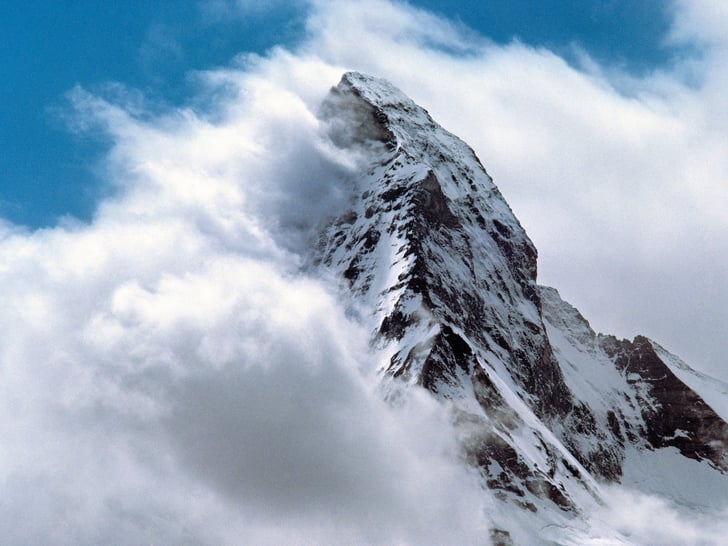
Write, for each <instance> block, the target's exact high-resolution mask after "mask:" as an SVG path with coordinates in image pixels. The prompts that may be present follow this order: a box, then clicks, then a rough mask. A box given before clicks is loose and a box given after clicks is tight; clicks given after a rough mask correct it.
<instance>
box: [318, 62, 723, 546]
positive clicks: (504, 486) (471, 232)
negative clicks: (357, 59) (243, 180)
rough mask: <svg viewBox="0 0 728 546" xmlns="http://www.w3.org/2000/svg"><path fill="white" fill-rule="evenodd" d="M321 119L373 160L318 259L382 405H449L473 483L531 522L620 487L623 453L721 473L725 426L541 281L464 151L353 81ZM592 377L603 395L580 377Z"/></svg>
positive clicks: (370, 85)
mask: <svg viewBox="0 0 728 546" xmlns="http://www.w3.org/2000/svg"><path fill="white" fill-rule="evenodd" d="M322 119H323V121H324V123H326V124H327V126H328V127H329V129H330V134H331V138H332V141H333V142H334V143H335V144H336V145H338V146H341V147H343V148H355V149H356V150H358V151H359V152H360V153H362V154H363V155H365V156H367V157H368V158H369V160H368V163H367V164H366V166H365V167H364V168H363V170H362V173H361V176H360V177H359V178H358V180H357V181H356V184H357V191H356V196H355V199H354V200H353V202H352V204H351V210H349V211H348V212H347V213H346V214H344V215H342V216H341V217H340V218H339V219H338V220H336V221H335V222H334V223H332V225H331V226H329V227H328V228H327V229H326V230H324V232H323V233H322V235H321V240H320V247H319V248H318V251H317V256H316V262H317V263H320V264H321V266H322V267H325V268H327V270H329V271H332V272H333V273H334V274H336V275H338V277H339V278H340V279H342V282H343V285H344V289H345V291H346V293H347V294H348V295H349V297H351V299H352V301H353V302H355V307H356V308H357V309H359V310H362V311H360V312H362V313H363V314H364V318H363V320H364V321H365V322H366V323H367V324H369V325H370V326H371V328H372V332H373V339H372V344H373V345H374V346H376V347H384V348H386V349H387V353H388V354H389V355H391V356H389V357H388V359H387V361H386V362H385V363H383V365H382V369H381V372H382V374H383V390H384V392H385V396H387V397H391V398H392V399H396V398H397V396H396V393H397V392H400V391H401V390H402V389H404V388H418V387H420V388H424V389H426V390H428V391H429V392H430V393H432V395H433V396H435V397H436V398H437V399H439V400H441V401H443V402H447V404H448V405H449V407H450V408H451V409H452V413H453V422H454V425H455V427H456V430H457V431H458V434H459V436H460V438H461V441H462V446H463V457H464V458H465V459H466V460H467V461H468V462H470V463H471V464H472V465H473V466H475V467H476V468H478V469H479V471H480V475H481V477H482V480H483V484H484V485H485V486H487V487H489V488H492V489H495V490H497V492H498V495H499V498H502V499H503V500H504V501H505V502H512V503H514V504H515V505H516V506H518V507H520V508H525V509H526V510H528V511H538V510H539V508H538V506H539V505H540V506H543V503H541V502H540V501H542V500H546V501H548V502H549V503H551V506H552V507H554V508H555V509H556V510H557V511H559V510H560V511H567V512H572V513H576V512H578V507H577V506H576V505H575V503H574V500H573V493H574V491H575V489H574V488H581V491H583V490H584V489H586V490H588V491H591V489H590V488H591V486H590V485H589V484H590V483H593V479H594V478H597V479H599V480H603V481H618V480H619V479H620V477H621V476H622V464H623V460H624V458H625V450H626V449H627V446H634V447H635V448H639V449H642V448H646V447H649V448H653V449H655V448H660V447H667V446H674V447H677V448H678V449H680V452H681V453H682V454H683V455H685V456H687V457H690V458H693V459H696V460H703V459H706V460H708V461H710V463H711V464H712V465H713V466H714V467H715V468H716V469H718V470H721V471H725V470H728V463H727V460H726V455H725V453H726V448H727V447H728V445H727V444H726V438H728V425H726V423H725V422H723V421H722V420H721V419H720V418H719V417H718V416H717V415H716V414H715V413H714V412H713V411H712V410H711V409H710V408H709V407H708V406H707V405H706V404H705V403H704V402H703V401H702V400H701V399H700V397H699V396H698V395H697V394H696V393H694V392H693V391H691V390H690V389H689V388H688V387H686V386H685V385H684V384H683V383H681V382H680V381H679V379H677V377H675V375H674V374H672V373H671V372H670V370H669V368H668V367H667V366H666V365H665V363H664V362H662V361H661V360H660V358H659V356H658V355H657V353H656V352H655V351H654V349H653V348H652V345H651V342H650V341H649V340H647V339H646V338H636V339H635V340H634V342H628V341H618V340H616V339H615V338H610V337H605V336H597V335H596V334H595V333H594V332H593V331H592V330H591V328H590V327H589V324H588V322H586V320H585V319H584V318H583V317H581V315H579V313H578V311H576V310H575V309H573V308H572V307H571V306H569V305H568V304H566V303H565V302H563V301H561V299H560V297H559V296H558V293H556V291H555V290H552V289H546V288H543V287H539V286H537V284H536V257H537V254H536V249H535V248H534V246H533V244H532V243H531V241H530V239H529V238H528V236H527V235H526V233H525V231H524V230H523V228H522V227H521V225H520V224H519V222H518V220H517V219H516V218H515V216H514V215H513V213H512V211H511V210H510V208H509V207H508V205H507V203H506V202H505V200H504V199H503V197H502V196H501V194H500V192H499V191H498V189H497V188H496V187H495V185H494V184H493V181H492V179H491V178H490V176H489V175H488V174H487V173H486V171H485V169H484V168H483V166H482V164H481V163H480V161H479V160H478V158H477V157H476V156H475V154H474V153H473V151H472V150H471V149H470V148H469V147H468V146H467V145H466V144H465V143H464V142H462V141H461V140H459V139H458V138H457V137H455V136H454V135H452V134H450V133H448V132H447V131H445V130H444V129H442V128H441V127H440V126H439V125H437V124H436V123H435V122H434V121H433V120H432V118H431V117H430V116H429V114H428V113H427V112H426V111H425V110H423V109H422V108H420V107H419V106H417V105H416V104H414V103H413V102H412V101H411V100H410V99H408V98H407V97H406V96H404V95H403V94H402V93H401V92H400V91H399V90H397V89H396V88H394V87H393V86H392V85H391V84H389V83H387V82H385V81H383V80H377V79H374V78H370V77H368V76H364V75H361V74H356V73H348V74H346V75H344V77H343V78H342V80H341V82H340V83H339V85H338V86H337V87H335V88H334V89H332V91H331V94H330V95H329V98H327V99H326V101H325V102H324V105H323V106H322ZM547 325H548V327H547ZM574 354H576V355H577V356H578V358H576V357H574V356H573V355H574ZM599 367H600V368H599ZM596 368H599V369H600V372H599V373H601V374H602V376H604V377H608V378H610V382H609V383H608V385H607V383H605V384H603V385H602V384H600V383H599V380H597V379H593V380H592V379H590V374H591V373H592V372H593V369H596ZM600 389H601V390H600ZM595 401H597V402H599V403H595ZM524 446H525V447H524ZM499 532H500V531H499ZM503 533H505V534H503V535H502V536H500V538H499V540H500V541H501V542H503V543H506V542H507V540H508V538H507V532H506V531H503Z"/></svg>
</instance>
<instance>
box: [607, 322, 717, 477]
mask: <svg viewBox="0 0 728 546" xmlns="http://www.w3.org/2000/svg"><path fill="white" fill-rule="evenodd" d="M604 345H605V347H606V350H607V352H608V353H609V354H611V355H612V356H614V358H615V365H616V366H617V368H618V369H620V370H622V371H623V372H624V374H625V375H626V377H627V381H628V382H629V383H630V384H636V383H640V384H642V385H645V386H646V387H647V388H646V390H645V391H646V396H645V395H642V396H640V402H641V403H640V408H641V413H642V417H643V419H644V422H645V424H646V425H647V426H646V439H647V440H648V441H649V443H650V445H651V446H652V447H654V448H661V447H676V448H678V449H679V450H680V453H682V454H683V455H684V456H685V457H689V458H691V459H695V460H698V461H700V460H703V459H707V460H708V461H710V462H711V463H712V464H713V465H715V467H717V468H719V469H720V470H722V471H724V472H725V471H728V424H726V422H725V421H723V420H722V419H721V418H720V417H719V416H718V415H717V414H716V413H715V412H714V411H713V410H712V409H711V408H710V406H708V405H707V404H706V403H705V402H704V401H703V399H702V398H700V396H698V394H696V393H695V392H694V391H693V390H691V389H690V388H688V387H687V386H686V385H685V384H684V383H683V382H682V381H680V380H679V379H678V378H677V377H676V376H675V374H674V373H672V371H670V368H668V367H667V365H666V364H665V363H664V362H663V361H662V360H661V359H660V357H659V356H658V355H657V353H656V352H655V349H654V347H653V346H652V343H651V342H650V340H649V339H647V338H646V337H643V336H638V337H636V338H635V339H634V341H632V342H629V341H626V340H622V341H617V340H614V339H612V340H609V342H605V344H604Z"/></svg>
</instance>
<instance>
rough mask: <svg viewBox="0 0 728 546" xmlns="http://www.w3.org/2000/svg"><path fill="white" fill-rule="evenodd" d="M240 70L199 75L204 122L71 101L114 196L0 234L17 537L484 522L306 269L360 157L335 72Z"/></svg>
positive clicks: (366, 530) (80, 538)
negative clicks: (343, 125) (328, 127)
mask: <svg viewBox="0 0 728 546" xmlns="http://www.w3.org/2000/svg"><path fill="white" fill-rule="evenodd" d="M246 62H247V63H248V66H247V68H241V69H234V70H230V71H227V72H226V71H218V72H212V73H209V74H201V75H199V78H200V84H201V91H200V100H201V101H203V100H209V103H208V104H209V108H208V109H205V111H204V112H202V111H198V112H193V111H191V110H184V109H181V110H177V111H174V112H172V113H169V114H166V115H163V116H155V115H154V114H153V113H151V112H146V111H143V110H140V109H139V105H138V104H135V105H133V106H132V105H129V104H124V103H116V104H112V103H110V102H108V101H105V100H104V99H102V98H100V97H96V96H92V95H89V94H88V93H86V92H84V91H83V90H82V89H76V90H74V91H72V92H71V94H70V99H71V100H72V102H73V104H74V106H75V108H76V111H77V116H78V124H79V125H82V126H86V127H97V128H101V129H102V130H104V131H106V132H107V133H108V134H109V135H110V136H111V138H112V139H113V147H112V148H111V150H110V152H109V155H108V160H107V162H106V172H107V175H108V177H109V179H110V181H111V182H112V184H114V186H115V188H116V193H115V197H113V198H110V199H108V200H107V201H105V202H104V203H102V204H101V205H100V207H99V210H98V213H97V214H96V217H95V218H94V221H93V222H92V223H91V224H90V225H77V224H73V223H70V222H69V223H68V224H67V225H62V226H59V227H57V228H55V229H48V230H41V231H37V232H34V233H28V232H24V231H22V230H19V229H17V228H15V227H13V226H9V225H5V226H3V227H2V234H1V238H0V278H1V282H2V286H3V290H2V296H0V297H1V298H2V306H1V308H2V311H0V324H2V329H3V343H2V345H1V348H0V351H1V352H0V362H1V368H0V370H1V371H0V373H2V381H1V382H0V391H1V396H0V404H2V412H1V415H2V419H0V431H1V433H2V437H3V441H4V446H5V447H4V449H3V453H2V456H0V479H1V480H2V484H3V487H2V491H3V500H2V505H3V506H2V509H0V535H1V536H2V537H3V542H4V543H7V544H142V543H164V544H187V543H192V544H197V543H199V544H241V543H268V544H295V543H334V542H342V541H344V542H348V543H391V542H392V541H395V542H397V541H401V542H404V543H423V542H426V541H429V540H436V541H437V540H439V541H447V540H451V539H452V537H455V538H456V539H457V541H458V542H463V543H468V542H470V541H476V540H479V539H480V537H482V536H487V525H486V519H485V517H484V515H485V513H484V511H483V508H484V506H483V503H484V501H485V498H484V497H483V495H482V494H481V493H480V492H479V491H477V490H476V488H475V485H474V484H475V482H474V480H473V479H472V478H471V477H470V476H468V474H467V471H466V470H465V469H464V468H463V467H462V466H460V465H459V464H458V463H457V453H456V449H455V446H454V444H453V440H452V438H451V437H450V435H449V432H448V426H447V423H446V417H445V415H444V414H443V411H442V408H439V407H437V405H436V404H435V403H434V402H433V401H432V400H430V399H428V398H426V397H424V396H423V397H421V398H419V397H417V396H415V397H414V398H413V399H412V403H411V404H410V405H408V406H407V407H406V408H402V409H399V410H393V409H392V408H387V407H386V406H385V405H384V403H383V402H382V401H380V400H379V398H378V396H377V395H376V394H375V392H374V390H375V389H374V382H375V380H376V377H374V372H375V371H376V370H375V369H374V368H375V363H374V364H373V363H372V360H373V358H374V357H373V356H372V355H370V354H369V352H368V351H369V350H368V347H367V342H368V335H369V333H368V332H363V331H361V329H360V327H359V326H358V325H357V324H356V323H354V322H352V321H351V320H350V319H349V318H347V316H346V313H345V311H344V309H343V308H342V307H341V306H340V305H339V304H338V303H337V301H336V298H335V297H334V296H333V295H332V294H331V292H330V290H334V289H335V286H329V287H326V286H325V285H324V283H322V282H320V281H318V280H316V279H313V278H310V277H307V276H305V275H304V274H302V273H300V269H301V268H300V266H301V263H302V261H303V258H302V256H301V255H300V253H299V251H300V250H301V249H302V248H303V247H304V245H305V243H307V242H310V241H309V239H310V236H311V234H312V233H314V231H315V227H316V225H317V223H319V222H320V221H322V219H324V218H326V216H327V215H328V214H332V213H335V212H336V210H337V208H339V207H341V206H342V204H343V203H345V202H346V199H347V197H348V195H349V190H348V189H347V188H348V186H347V177H348V175H349V173H350V172H351V169H352V168H354V167H355V166H356V161H357V159H356V157H353V156H351V157H350V156H346V155H342V152H341V151H337V152H334V150H337V148H336V146H334V145H333V144H332V143H331V142H329V141H328V140H327V138H326V137H324V136H323V131H322V130H321V128H320V127H319V125H320V123H319V122H318V121H317V119H316V117H315V115H314V112H315V109H316V108H317V107H318V103H319V102H320V99H321V98H322V97H323V95H324V94H325V93H326V92H327V90H328V87H329V82H335V81H336V78H338V69H332V68H331V67H328V66H326V65H324V64H322V63H320V62H314V61H305V60H302V59H299V58H292V57H289V56H287V55H286V54H284V53H282V52H281V53H278V54H277V55H276V56H275V59H274V60H266V61H264V60H254V59H251V60H249V61H246ZM275 70H285V72H286V77H282V76H281V75H280V74H278V75H277V74H275V73H268V72H267V71H275ZM311 78H313V79H311ZM300 82H304V83H300ZM307 82H308V83H309V84H310V87H307V85H306V83H307ZM443 522H445V523H443ZM466 522H468V523H467V524H466ZM484 533H485V535H484Z"/></svg>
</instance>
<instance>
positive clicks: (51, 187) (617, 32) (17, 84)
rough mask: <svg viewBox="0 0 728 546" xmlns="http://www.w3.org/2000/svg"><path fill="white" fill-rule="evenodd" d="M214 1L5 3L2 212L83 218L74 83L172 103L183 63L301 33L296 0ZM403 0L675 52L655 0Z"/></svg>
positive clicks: (94, 197)
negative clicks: (240, 4) (236, 7)
mask: <svg viewBox="0 0 728 546" xmlns="http://www.w3.org/2000/svg"><path fill="white" fill-rule="evenodd" d="M223 3H224V2H217V3H206V4H205V3H201V2H199V1H190V0H184V1H182V0H180V1H174V2H172V1H158V2H142V1H139V0H132V1H129V2H124V3H110V2H95V1H90V0H86V1H78V2H56V1H54V0H49V1H42V0H31V1H29V2H17V3H15V2H14V3H6V4H5V7H4V8H3V10H2V17H0V35H1V36H2V37H3V38H2V40H3V41H2V47H0V68H1V69H2V72H3V78H2V79H1V80H0V104H1V105H2V107H1V109H0V215H2V216H3V217H4V218H5V219H8V220H10V221H12V222H14V223H18V224H23V225H27V226H29V227H31V228H35V227H42V226H48V225H53V224H55V223H56V222H57V220H58V218H59V217H60V216H62V215H72V216H75V217H77V218H80V219H83V220H88V219H89V218H90V216H91V214H92V211H93V210H94V206H95V204H96V203H97V201H98V200H99V199H100V198H101V196H103V195H104V193H105V192H107V191H108V188H107V187H105V185H104V183H103V179H102V177H100V176H98V175H97V174H96V163H97V160H98V158H99V157H100V154H101V153H102V152H103V150H104V145H105V143H104V141H103V139H98V138H96V137H94V135H92V134H75V133H73V132H72V131H70V130H69V128H68V127H67V124H66V123H65V122H64V121H63V119H64V110H66V109H67V108H68V105H67V103H66V101H65V98H64V97H65V94H66V93H67V92H68V91H69V90H70V89H71V88H73V87H74V86H75V85H77V84H78V85H81V86H83V87H84V88H86V89H90V90H92V91H97V90H100V89H102V88H103V87H104V85H106V84H108V83H109V82H121V83H123V84H124V85H125V86H127V87H131V88H134V89H138V90H141V91H142V93H143V94H144V96H145V97H146V99H148V100H150V101H153V102H154V101H157V102H159V103H161V104H164V103H167V104H179V103H181V102H183V101H184V100H185V98H187V97H188V96H190V95H191V93H192V91H191V89H190V83H189V78H188V77H187V75H188V73H189V71H190V70H194V69H205V68H210V67H214V66H219V65H224V64H226V63H228V62H229V61H230V59H231V58H232V57H234V55H235V54H237V53H240V52H245V51H254V52H258V53H263V52H265V51H266V50H267V49H268V48H270V47H272V46H274V45H277V44H283V45H291V44H294V43H295V42H296V41H297V40H300V39H301V38H302V37H303V35H304V33H305V27H304V20H305V15H306V7H305V5H304V4H301V3H294V2H291V3H274V4H275V5H276V7H275V9H261V8H259V7H249V8H246V9H243V10H242V11H241V12H239V13H237V14H234V13H233V11H232V10H229V11H228V12H226V13H221V10H220V9H214V8H215V6H216V5H217V7H218V8H219V7H220V6H221V5H223ZM413 4H414V5H417V6H420V7H424V8H426V9H429V10H432V11H434V12H435V13H438V14H440V15H445V16H447V17H448V18H450V19H452V20H455V21H458V22H461V23H463V24H465V25H468V26H470V27H471V28H474V29H476V30H477V31H479V32H480V33H482V34H483V35H484V36H486V37H488V38H490V39H491V40H493V41H495V42H498V43H507V42H509V41H511V40H513V39H517V40H520V41H521V42H523V43H526V44H529V45H541V46H545V47H548V48H549V49H551V50H553V51H555V52H556V53H558V54H560V55H562V56H564V58H566V59H570V58H573V57H574V53H575V48H574V46H575V45H576V46H578V47H580V48H583V49H584V50H586V51H587V52H589V53H590V55H592V56H593V57H594V58H596V59H597V60H599V61H600V62H603V63H606V64H608V65H609V64H612V65H617V66H620V67H622V68H626V69H628V70H629V71H632V72H644V71H648V70H650V69H652V68H654V67H655V66H658V65H661V64H664V63H669V62H670V59H671V55H672V54H674V50H672V49H669V48H666V47H664V46H663V44H662V42H663V39H664V35H665V32H666V29H667V26H668V14H667V13H666V12H665V11H664V5H665V3H664V2H660V1H657V0H641V1H640V2H635V1H631V0H600V1H583V2H582V1H579V2H577V1H558V0H491V1H478V0H470V1H445V0H422V1H418V2H413ZM251 5H253V6H256V5H257V4H255V3H252V4H251ZM296 6H298V7H296Z"/></svg>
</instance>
